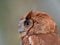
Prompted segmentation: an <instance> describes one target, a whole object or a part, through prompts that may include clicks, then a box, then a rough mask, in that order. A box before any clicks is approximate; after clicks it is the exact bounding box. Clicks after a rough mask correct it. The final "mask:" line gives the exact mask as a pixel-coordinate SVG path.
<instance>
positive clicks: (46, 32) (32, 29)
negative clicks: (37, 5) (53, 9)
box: [18, 11, 60, 45]
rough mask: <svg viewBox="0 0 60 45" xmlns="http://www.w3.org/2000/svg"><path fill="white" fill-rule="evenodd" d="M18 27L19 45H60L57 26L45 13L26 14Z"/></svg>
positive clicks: (32, 12) (31, 12)
mask: <svg viewBox="0 0 60 45" xmlns="http://www.w3.org/2000/svg"><path fill="white" fill-rule="evenodd" d="M18 27H19V29H18V32H19V34H20V39H21V45H60V39H59V35H58V29H57V25H56V23H55V21H54V20H53V18H52V17H51V16H49V14H47V13H46V12H40V11H30V12H28V13H27V14H25V15H24V16H22V18H21V19H20V21H19V24H18Z"/></svg>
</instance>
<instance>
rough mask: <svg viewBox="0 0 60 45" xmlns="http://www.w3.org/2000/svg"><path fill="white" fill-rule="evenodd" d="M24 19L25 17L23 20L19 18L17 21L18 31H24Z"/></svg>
mask: <svg viewBox="0 0 60 45" xmlns="http://www.w3.org/2000/svg"><path fill="white" fill-rule="evenodd" d="M24 21H25V19H24V20H21V21H20V22H19V24H18V26H19V29H18V32H19V33H23V32H25V30H24Z"/></svg>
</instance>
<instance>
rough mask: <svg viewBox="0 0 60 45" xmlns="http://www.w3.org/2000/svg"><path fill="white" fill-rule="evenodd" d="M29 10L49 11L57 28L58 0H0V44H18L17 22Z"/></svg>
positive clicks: (59, 7)
mask: <svg viewBox="0 0 60 45" xmlns="http://www.w3.org/2000/svg"><path fill="white" fill-rule="evenodd" d="M30 10H37V11H44V12H47V13H49V14H50V15H51V16H52V17H53V18H54V19H55V21H56V23H57V25H58V30H59V28H60V0H0V45H20V43H19V42H20V40H19V35H18V22H19V19H20V17H21V16H22V15H24V14H26V13H27V12H29V11H30ZM59 34H60V30H59Z"/></svg>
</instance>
